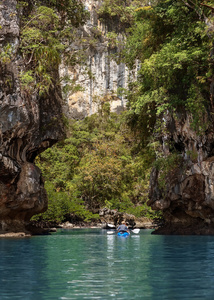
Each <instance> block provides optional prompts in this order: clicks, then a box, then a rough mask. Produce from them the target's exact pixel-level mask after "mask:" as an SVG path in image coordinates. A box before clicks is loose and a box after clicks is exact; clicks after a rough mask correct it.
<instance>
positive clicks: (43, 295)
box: [0, 229, 214, 300]
mask: <svg viewBox="0 0 214 300" xmlns="http://www.w3.org/2000/svg"><path fill="white" fill-rule="evenodd" d="M0 299H1V300H5V299H9V300H13V299H21V300H27V299H32V300H43V299H44V300H46V299H50V300H54V299H62V300H65V299H78V300H82V299H102V300H105V299H106V300H107V299H128V300H132V299H149V300H153V299H154V300H158V299H169V300H173V299H182V300H184V299H187V300H190V299H194V300H195V299H200V300H204V299H210V300H213V299H214V236H157V235H151V230H141V232H140V234H138V235H135V234H132V235H131V236H130V237H128V238H121V237H117V236H115V235H107V233H106V230H101V229H77V230H61V231H59V232H57V233H54V234H52V235H50V236H37V237H32V238H26V239H0Z"/></svg>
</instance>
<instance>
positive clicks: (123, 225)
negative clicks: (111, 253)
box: [117, 221, 129, 233]
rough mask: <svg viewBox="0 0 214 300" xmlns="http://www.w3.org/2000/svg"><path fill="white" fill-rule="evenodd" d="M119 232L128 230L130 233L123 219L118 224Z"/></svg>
mask: <svg viewBox="0 0 214 300" xmlns="http://www.w3.org/2000/svg"><path fill="white" fill-rule="evenodd" d="M117 232H128V233H129V229H128V227H127V224H126V222H125V221H123V222H122V224H121V225H119V226H118V228H117Z"/></svg>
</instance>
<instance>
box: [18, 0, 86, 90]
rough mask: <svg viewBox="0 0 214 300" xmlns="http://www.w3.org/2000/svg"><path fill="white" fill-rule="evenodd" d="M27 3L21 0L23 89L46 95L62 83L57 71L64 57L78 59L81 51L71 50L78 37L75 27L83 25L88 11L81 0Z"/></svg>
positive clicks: (72, 60) (71, 62)
mask: <svg viewBox="0 0 214 300" xmlns="http://www.w3.org/2000/svg"><path fill="white" fill-rule="evenodd" d="M24 3H25V5H23V1H22V2H20V3H19V5H21V6H22V7H23V14H22V29H21V47H20V49H21V52H22V55H23V58H24V61H25V70H23V71H22V73H21V75H20V77H21V82H22V88H23V90H25V91H27V92H31V91H34V90H38V91H39V93H40V94H45V93H48V92H49V89H50V88H51V87H53V86H54V85H56V84H58V85H59V81H58V78H57V76H56V74H57V72H58V66H59V64H60V62H61V59H62V57H63V58H64V61H66V63H67V64H68V63H70V64H76V63H77V62H78V59H77V56H78V53H77V52H76V51H73V52H72V51H70V52H69V53H68V51H67V50H68V48H69V47H70V44H71V43H72V41H73V40H74V38H75V39H76V36H75V33H76V31H75V28H74V27H75V26H78V25H79V24H83V22H84V21H85V20H86V17H87V12H86V11H85V10H84V7H83V4H82V2H81V1H78V0H64V1H38V2H37V3H36V4H35V5H33V6H32V5H31V4H30V3H26V2H24ZM73 12H75V14H74V13H73Z"/></svg>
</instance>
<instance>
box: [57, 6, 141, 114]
mask: <svg viewBox="0 0 214 300" xmlns="http://www.w3.org/2000/svg"><path fill="white" fill-rule="evenodd" d="M84 4H85V7H86V9H87V10H88V11H89V13H90V18H89V20H88V22H87V23H86V24H85V25H84V26H82V27H80V28H79V31H78V37H79V38H82V42H81V45H78V42H77V41H74V43H73V45H71V48H72V49H76V51H78V50H80V47H82V46H83V45H84V54H85V55H86V61H85V64H82V65H76V66H74V67H68V66H67V65H66V64H62V65H61V67H60V74H61V76H62V77H63V76H68V77H69V78H70V79H72V80H73V82H75V85H80V86H81V90H80V91H75V90H74V91H70V92H69V93H67V94H66V95H65V97H64V98H65V106H64V110H65V114H67V116H68V117H69V118H76V119H81V118H84V117H86V116H88V115H91V114H92V113H95V112H97V110H98V106H99V104H100V101H101V100H102V99H104V98H105V100H107V101H110V105H111V110H112V111H114V112H117V113H119V112H120V111H122V110H123V109H124V108H125V106H126V99H125V97H124V95H122V94H120V93H118V91H119V90H123V89H125V88H127V87H128V82H129V80H130V78H132V79H133V78H134V77H135V75H136V73H137V72H136V70H129V69H128V68H127V67H126V65H125V64H124V63H122V62H121V63H120V62H117V61H116V60H115V59H113V56H114V55H115V54H116V53H118V51H119V49H118V46H113V45H110V44H109V39H108V37H107V35H108V33H109V32H110V31H111V32H114V33H115V34H117V40H118V41H120V42H119V44H123V42H124V38H125V34H124V32H122V31H120V30H118V28H117V26H116V24H114V23H112V20H102V21H101V20H100V19H99V15H98V11H99V7H100V5H101V4H102V1H96V0H85V1H84ZM136 68H138V66H137V67H136Z"/></svg>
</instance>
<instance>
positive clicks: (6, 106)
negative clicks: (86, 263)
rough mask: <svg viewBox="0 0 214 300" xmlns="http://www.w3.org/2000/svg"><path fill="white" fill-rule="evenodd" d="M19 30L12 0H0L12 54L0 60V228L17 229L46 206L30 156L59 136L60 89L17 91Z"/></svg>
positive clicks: (1, 30)
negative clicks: (41, 93)
mask: <svg viewBox="0 0 214 300" xmlns="http://www.w3.org/2000/svg"><path fill="white" fill-rule="evenodd" d="M19 30H20V29H19V19H18V12H17V1H13V0H8V1H1V3H0V47H1V49H5V48H4V47H5V46H6V45H10V46H11V47H12V48H11V49H12V51H13V55H12V60H8V61H6V62H5V61H4V62H3V61H2V60H1V59H0V231H1V230H6V231H7V230H8V231H11V230H13V231H19V230H21V229H23V228H24V226H25V224H26V222H27V221H28V220H29V219H30V218H31V216H32V215H34V214H36V213H39V212H42V211H45V210H46V209H47V195H46V192H45V190H44V186H43V181H42V177H41V172H40V170H39V169H38V168H37V167H36V166H35V165H34V159H35V157H36V155H37V154H38V153H40V152H42V151H43V150H45V149H46V148H47V147H50V146H51V145H52V144H53V143H55V142H56V141H57V140H59V139H60V138H62V136H63V124H62V122H61V121H60V118H61V95H60V91H57V90H52V91H51V92H50V96H49V97H45V98H42V97H39V96H38V94H36V93H35V94H32V95H29V94H27V93H23V92H21V89H20V81H19V75H20V70H21V68H22V67H23V62H22V61H21V59H20V56H19V55H18V47H19Z"/></svg>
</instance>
